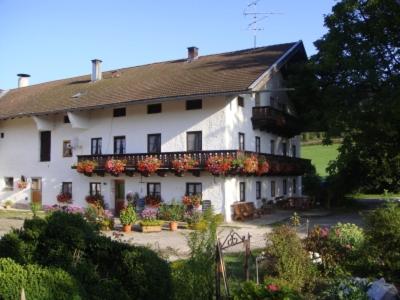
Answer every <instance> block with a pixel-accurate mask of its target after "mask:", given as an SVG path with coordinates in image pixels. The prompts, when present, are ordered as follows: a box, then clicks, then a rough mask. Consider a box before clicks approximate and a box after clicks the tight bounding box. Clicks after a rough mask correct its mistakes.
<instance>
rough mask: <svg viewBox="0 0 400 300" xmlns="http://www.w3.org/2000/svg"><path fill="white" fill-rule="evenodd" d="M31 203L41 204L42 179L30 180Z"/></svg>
mask: <svg viewBox="0 0 400 300" xmlns="http://www.w3.org/2000/svg"><path fill="white" fill-rule="evenodd" d="M31 191H32V203H37V204H40V205H41V204H42V178H32V184H31Z"/></svg>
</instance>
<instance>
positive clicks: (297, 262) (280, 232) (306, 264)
mask: <svg viewBox="0 0 400 300" xmlns="http://www.w3.org/2000/svg"><path fill="white" fill-rule="evenodd" d="M266 255H267V257H268V258H269V259H268V261H269V263H270V265H269V266H268V268H267V271H268V272H269V273H270V275H271V276H274V277H277V278H279V279H281V280H285V281H286V282H287V283H288V287H289V288H291V289H293V290H296V291H301V290H307V289H312V288H313V285H314V281H315V273H316V269H315V267H314V265H313V264H312V262H311V260H310V259H309V255H308V253H307V251H306V250H305V249H304V248H303V245H302V242H301V240H300V238H299V237H298V236H297V234H296V231H295V230H294V229H293V228H292V227H289V226H286V225H284V226H280V227H277V228H275V229H274V230H273V231H272V232H271V233H270V234H267V248H266Z"/></svg>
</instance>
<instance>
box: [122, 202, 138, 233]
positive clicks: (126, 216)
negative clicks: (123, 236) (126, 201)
mask: <svg viewBox="0 0 400 300" xmlns="http://www.w3.org/2000/svg"><path fill="white" fill-rule="evenodd" d="M119 219H120V221H121V224H122V231H123V232H131V231H132V225H133V224H135V222H136V212H135V209H134V208H133V206H132V205H128V206H127V207H126V208H124V209H122V210H121V212H120V214H119Z"/></svg>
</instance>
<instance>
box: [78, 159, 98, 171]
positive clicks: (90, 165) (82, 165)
mask: <svg viewBox="0 0 400 300" xmlns="http://www.w3.org/2000/svg"><path fill="white" fill-rule="evenodd" d="M98 165H99V164H98V163H97V162H96V161H94V160H84V161H80V162H78V164H77V166H76V170H77V171H78V173H85V174H92V173H93V171H94V169H96V168H97V166H98Z"/></svg>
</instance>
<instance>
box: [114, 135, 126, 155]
mask: <svg viewBox="0 0 400 300" xmlns="http://www.w3.org/2000/svg"><path fill="white" fill-rule="evenodd" d="M125 146H126V145H125V137H124V136H115V137H114V154H125V150H126V149H125Z"/></svg>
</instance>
